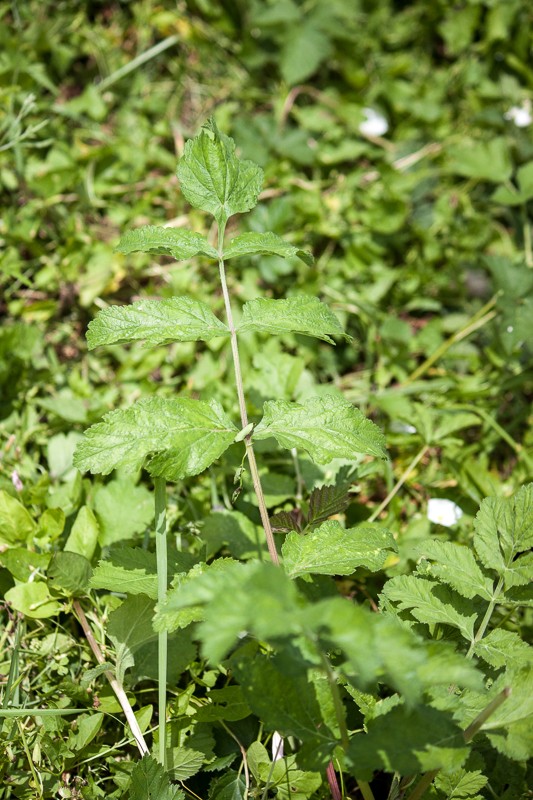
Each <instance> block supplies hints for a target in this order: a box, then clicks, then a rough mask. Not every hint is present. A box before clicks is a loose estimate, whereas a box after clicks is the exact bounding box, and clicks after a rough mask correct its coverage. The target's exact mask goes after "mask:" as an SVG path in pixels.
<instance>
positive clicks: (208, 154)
mask: <svg viewBox="0 0 533 800" xmlns="http://www.w3.org/2000/svg"><path fill="white" fill-rule="evenodd" d="M178 179H179V182H180V187H181V191H182V192H183V195H184V196H185V198H186V200H187V201H188V202H189V203H190V204H191V205H192V206H194V207H195V208H200V209H202V211H208V212H209V213H210V214H212V215H213V216H214V217H215V219H216V221H217V223H218V224H219V225H220V226H224V225H225V224H226V222H227V220H228V219H229V217H231V216H232V215H233V214H239V213H242V212H244V211H249V210H250V209H251V208H253V207H254V206H255V205H256V203H257V198H258V196H259V192H260V191H261V188H262V185H263V170H262V169H261V168H260V167H258V166H257V165H256V164H254V163H253V162H252V161H244V160H241V159H238V158H237V156H236V155H235V142H234V141H233V139H230V138H229V137H228V136H225V135H224V134H222V133H220V131H219V130H218V128H217V125H216V123H215V121H214V120H213V119H210V120H208V121H207V122H206V124H205V125H204V126H203V128H202V130H201V131H200V133H199V134H198V136H196V137H195V138H194V139H189V141H188V142H187V144H186V145H185V150H184V153H183V156H182V157H181V159H180V162H179V164H178Z"/></svg>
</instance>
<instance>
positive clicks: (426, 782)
mask: <svg viewBox="0 0 533 800" xmlns="http://www.w3.org/2000/svg"><path fill="white" fill-rule="evenodd" d="M510 694H511V688H510V687H509V686H506V687H505V689H502V691H501V692H500V693H499V694H498V695H496V697H495V698H494V700H491V702H490V703H489V704H488V705H487V706H486V707H485V708H484V709H483V711H481V712H480V713H479V714H478V715H477V717H476V718H475V720H474V721H473V722H471V723H470V725H469V726H468V728H467V729H466V730H465V731H463V739H464V740H465V743H466V744H468V742H471V741H472V739H473V738H474V736H475V735H476V733H478V731H479V730H480V729H481V727H482V726H483V725H484V724H485V722H486V721H487V720H488V718H489V717H491V716H492V715H493V714H494V712H495V711H496V710H497V709H498V708H499V707H500V706H501V704H502V703H504V702H505V701H506V700H507V698H508V697H509V696H510ZM439 771H440V770H438V769H434V770H432V771H431V772H426V774H425V775H423V776H422V778H421V779H420V781H419V783H418V784H417V785H416V787H415V789H414V790H413V791H412V792H411V794H410V795H409V800H420V798H421V797H422V796H423V794H424V793H425V791H426V789H429V787H430V786H431V784H432V783H433V781H434V780H435V778H436V776H437V775H438V774H439Z"/></svg>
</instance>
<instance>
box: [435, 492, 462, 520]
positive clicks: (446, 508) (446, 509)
mask: <svg viewBox="0 0 533 800" xmlns="http://www.w3.org/2000/svg"><path fill="white" fill-rule="evenodd" d="M462 516H463V510H462V509H461V508H459V506H458V505H456V504H455V503H453V502H452V501H451V500H445V499H444V498H441V497H432V498H431V499H430V500H428V519H429V521H430V522H436V523H437V524H438V525H444V526H445V527H446V528H451V527H452V525H455V524H456V523H457V522H459V520H460V519H461V517H462Z"/></svg>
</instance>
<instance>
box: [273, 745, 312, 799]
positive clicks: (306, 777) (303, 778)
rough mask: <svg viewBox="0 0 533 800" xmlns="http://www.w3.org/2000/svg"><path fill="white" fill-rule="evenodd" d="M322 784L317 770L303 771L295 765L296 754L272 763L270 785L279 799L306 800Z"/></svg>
mask: <svg viewBox="0 0 533 800" xmlns="http://www.w3.org/2000/svg"><path fill="white" fill-rule="evenodd" d="M321 784H322V777H321V775H320V773H319V772H304V771H303V770H301V769H298V768H297V766H296V756H288V757H287V758H280V759H278V760H277V761H275V762H274V764H273V765H272V773H271V776H270V785H271V787H272V789H273V791H274V792H275V793H276V797H279V798H280V800H307V798H309V797H312V796H313V795H314V794H315V792H316V791H317V789H318V788H319V787H320V785H321Z"/></svg>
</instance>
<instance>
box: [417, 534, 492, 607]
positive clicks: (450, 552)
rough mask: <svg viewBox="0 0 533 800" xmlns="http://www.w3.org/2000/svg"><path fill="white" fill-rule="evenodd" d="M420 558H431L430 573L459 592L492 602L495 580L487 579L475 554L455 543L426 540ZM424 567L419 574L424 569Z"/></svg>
mask: <svg viewBox="0 0 533 800" xmlns="http://www.w3.org/2000/svg"><path fill="white" fill-rule="evenodd" d="M416 551H417V553H418V555H419V556H423V557H424V558H427V559H431V561H433V562H435V563H431V564H428V566H427V573H428V574H429V575H431V576H432V577H434V578H438V579H439V580H440V581H442V582H443V583H447V584H449V585H450V586H451V587H452V588H453V589H455V591H456V592H459V594H461V595H462V596H463V597H467V598H469V599H471V598H473V597H476V596H479V597H483V599H484V600H491V598H492V591H493V581H491V580H490V578H487V576H486V575H484V574H483V572H482V571H481V569H480V567H479V565H478V563H477V562H476V559H475V556H474V554H473V552H472V551H471V550H470V549H469V548H468V547H462V546H461V545H459V544H457V543H455V542H440V541H438V540H436V539H426V540H425V541H424V542H422V543H421V544H420V545H419V546H418V547H417V548H416ZM423 569H424V566H423V565H422V566H421V567H420V568H419V571H421V570H423Z"/></svg>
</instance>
